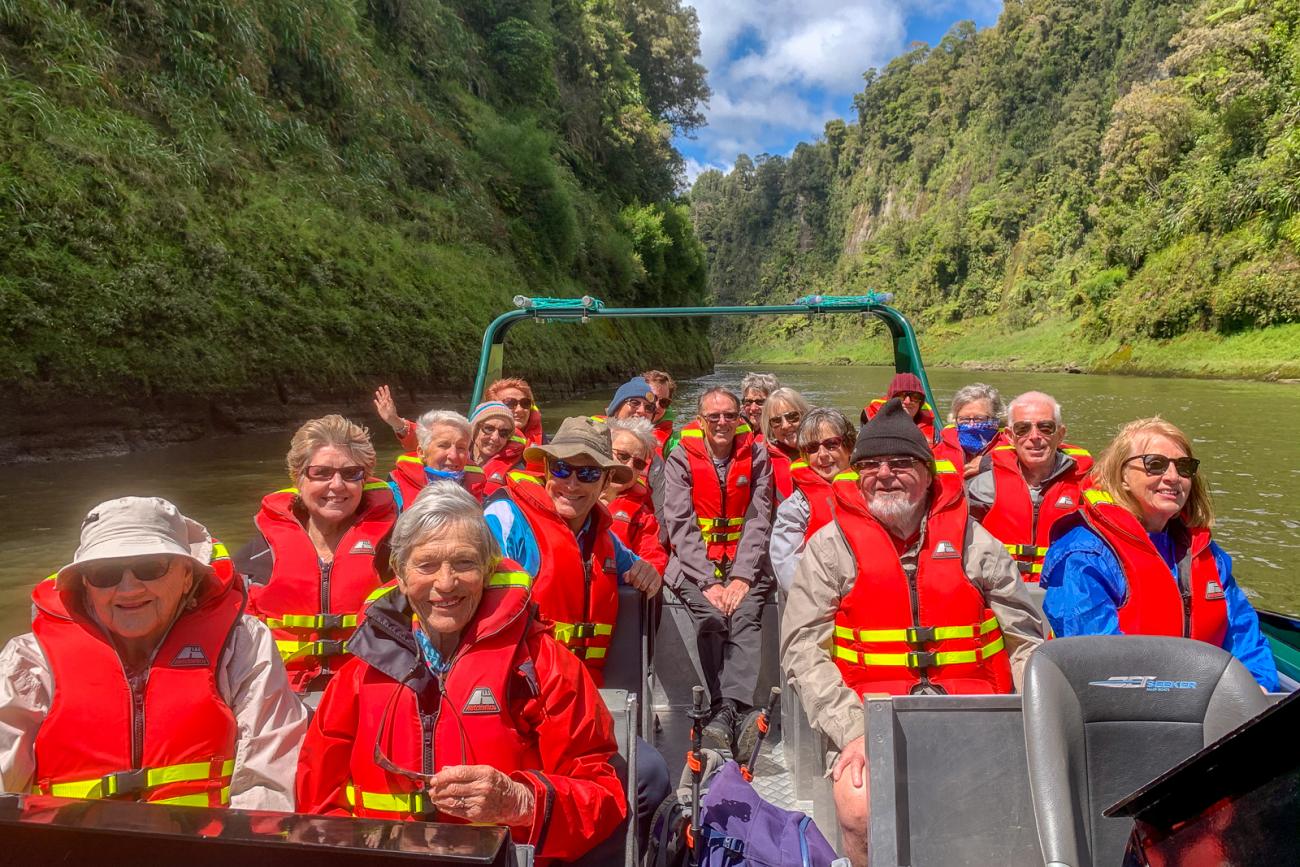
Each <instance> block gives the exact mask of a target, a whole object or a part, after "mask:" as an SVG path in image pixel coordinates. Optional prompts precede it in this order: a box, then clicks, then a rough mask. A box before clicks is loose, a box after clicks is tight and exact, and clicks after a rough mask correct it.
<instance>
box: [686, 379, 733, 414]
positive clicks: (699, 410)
mask: <svg viewBox="0 0 1300 867" xmlns="http://www.w3.org/2000/svg"><path fill="white" fill-rule="evenodd" d="M715 394H721V395H726V396H727V397H728V398H730V399H731V402H732V403H734V404H735V405H736V412H740V398H738V397H736V393H735V392H734V391H732V390H731V389H729V388H723V387H722V386H718V387H717V388H711V389H709V390H708V391H706V392H704V394H701V395H700V396H699V398H698V399H697V400H696V401H695V414H696V415H704V401H706V400H708V399H709V398H711V397H713V396H714V395H715Z"/></svg>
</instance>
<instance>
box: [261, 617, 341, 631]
mask: <svg viewBox="0 0 1300 867" xmlns="http://www.w3.org/2000/svg"><path fill="white" fill-rule="evenodd" d="M336 616H337V617H338V619H339V623H338V625H337V626H331V627H330V628H332V629H352V628H353V627H355V626H356V625H357V616H356V615H355V614H343V615H332V614H282V615H280V616H279V617H268V618H266V625H267V626H269V627H271V628H272V629H325V628H326V627H325V623H326V618H331V619H332V618H334V617H336Z"/></svg>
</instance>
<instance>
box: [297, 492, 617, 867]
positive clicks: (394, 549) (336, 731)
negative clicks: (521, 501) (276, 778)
mask: <svg viewBox="0 0 1300 867" xmlns="http://www.w3.org/2000/svg"><path fill="white" fill-rule="evenodd" d="M390 545H391V555H390V560H389V562H390V563H391V564H392V568H393V570H394V572H395V573H396V577H397V588H396V589H395V590H393V591H391V592H389V593H388V594H387V595H385V596H383V597H381V598H380V599H378V600H377V601H376V602H374V603H373V604H372V605H371V606H370V607H369V608H368V609H367V611H366V619H365V621H364V622H363V623H362V625H361V626H360V627H359V628H358V629H357V632H356V634H355V635H354V637H353V639H352V642H351V644H350V646H349V650H350V651H351V652H352V653H353V654H354V658H353V659H352V661H350V662H349V663H348V664H347V665H346V666H345V667H344V668H343V670H342V671H341V672H339V674H338V676H337V677H336V678H335V679H334V680H333V681H332V682H331V683H330V685H329V688H328V689H327V690H326V692H325V697H324V699H323V700H322V702H321V706H320V709H319V711H318V712H317V713H316V715H315V717H314V718H313V719H312V724H311V729H310V731H309V732H308V734H307V738H306V741H305V742H304V743H303V747H302V752H301V755H300V758H299V764H298V783H297V796H298V808H299V809H300V810H302V811H305V812H315V813H324V814H334V815H354V816H375V817H384V818H394V819H424V820H432V819H435V818H436V819H437V820H438V821H450V822H484V823H491V824H501V825H508V826H510V829H511V833H512V835H513V836H514V839H515V840H516V841H518V842H522V843H531V844H540V847H541V848H540V851H539V853H538V854H539V857H540V858H542V859H544V860H546V859H549V860H564V861H567V860H572V859H573V858H575V857H578V856H580V855H582V854H584V853H585V852H587V851H588V850H589V849H591V848H592V847H593V846H594V845H595V844H597V843H599V842H600V841H601V840H603V839H604V838H606V837H608V836H609V835H610V833H611V832H612V831H613V830H614V828H615V827H616V826H617V825H618V824H619V822H620V821H622V819H623V817H624V816H625V814H626V811H627V802H626V800H625V798H624V796H623V790H622V786H621V784H620V783H619V780H618V777H617V776H616V775H615V772H614V769H613V767H612V766H611V764H610V757H611V755H612V754H613V752H614V750H615V742H614V734H613V723H612V721H611V719H610V716H609V713H608V712H607V711H606V710H605V705H604V704H603V702H602V700H601V698H600V694H599V692H598V691H597V690H596V688H595V685H594V684H593V683H592V681H591V677H590V676H589V675H588V674H587V672H586V670H585V668H584V667H583V664H582V662H581V661H580V660H579V659H578V658H577V657H576V656H574V655H573V654H572V653H570V652H569V651H568V650H566V649H565V648H564V647H563V646H562V645H560V644H559V643H558V642H556V641H555V639H554V638H552V637H551V635H550V627H549V626H548V625H544V624H542V623H540V622H538V621H537V620H535V619H534V617H533V614H532V610H531V606H530V598H531V597H530V592H529V588H530V583H531V581H530V579H529V576H528V575H527V574H526V573H524V572H522V571H520V570H519V568H518V567H517V566H515V565H514V564H513V563H512V562H510V561H508V560H503V559H501V556H500V553H499V549H498V547H497V544H496V541H495V540H494V538H493V536H492V533H491V531H490V530H489V529H488V525H487V522H486V521H485V520H484V519H483V513H482V510H481V509H480V508H479V506H478V504H477V503H476V502H475V501H474V499H473V497H471V496H470V495H469V494H467V493H466V492H465V491H464V490H462V489H461V488H460V487H458V486H457V485H455V484H452V483H449V482H433V483H431V484H430V485H428V486H427V487H426V488H425V490H424V491H423V492H422V493H421V494H420V496H419V497H418V498H417V499H416V500H415V502H414V503H412V504H411V505H410V506H409V507H408V508H407V510H406V511H405V512H403V513H402V516H401V517H400V518H399V519H398V520H397V523H396V525H395V526H394V528H393V534H392V538H391V542H390Z"/></svg>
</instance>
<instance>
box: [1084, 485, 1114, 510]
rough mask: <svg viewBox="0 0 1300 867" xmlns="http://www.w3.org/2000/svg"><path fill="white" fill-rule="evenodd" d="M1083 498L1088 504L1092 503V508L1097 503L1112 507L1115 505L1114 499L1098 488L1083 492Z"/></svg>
mask: <svg viewBox="0 0 1300 867" xmlns="http://www.w3.org/2000/svg"><path fill="white" fill-rule="evenodd" d="M1083 496H1084V499H1086V500H1087V501H1088V502H1089V503H1092V504H1093V505H1094V506H1095V505H1097V504H1099V503H1110V504H1111V505H1112V506H1113V505H1115V498H1114V497H1112V496H1111V495H1110V494H1108V493H1106V492H1105V491H1103V490H1101V489H1100V488H1089V489H1088V490H1086V491H1084V492H1083Z"/></svg>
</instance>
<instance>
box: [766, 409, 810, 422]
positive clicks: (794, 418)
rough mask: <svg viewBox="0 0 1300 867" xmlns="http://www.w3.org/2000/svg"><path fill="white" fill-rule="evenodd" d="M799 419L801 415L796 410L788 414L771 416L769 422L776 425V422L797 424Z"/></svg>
mask: <svg viewBox="0 0 1300 867" xmlns="http://www.w3.org/2000/svg"><path fill="white" fill-rule="evenodd" d="M801 418H803V413H801V412H799V410H797V409H792V410H790V411H789V412H783V413H777V414H776V415H774V416H772V418H771V422H772V424H776V423H777V422H778V421H783V422H785V423H786V424H798V423H799V419H801Z"/></svg>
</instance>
